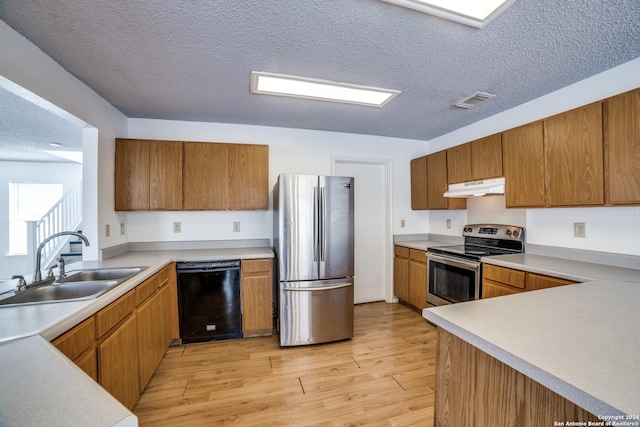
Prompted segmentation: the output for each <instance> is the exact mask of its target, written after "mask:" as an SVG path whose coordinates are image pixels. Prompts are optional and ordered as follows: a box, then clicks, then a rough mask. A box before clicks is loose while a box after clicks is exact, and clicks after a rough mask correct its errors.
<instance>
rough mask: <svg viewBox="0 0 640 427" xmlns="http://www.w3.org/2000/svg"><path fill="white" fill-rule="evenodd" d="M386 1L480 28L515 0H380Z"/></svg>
mask: <svg viewBox="0 0 640 427" xmlns="http://www.w3.org/2000/svg"><path fill="white" fill-rule="evenodd" d="M382 1H385V2H387V3H393V4H397V5H398V6H402V7H406V8H409V9H413V10H417V11H420V12H424V13H428V14H431V15H435V16H439V17H441V18H445V19H449V20H451V21H455V22H459V23H461V24H465V25H470V26H472V27H477V28H482V27H484V26H486V25H487V24H488V23H489V22H491V21H492V20H493V19H494V18H495V17H496V16H498V15H500V14H501V13H502V12H504V11H505V10H506V9H507V8H508V7H509V6H511V5H512V4H513V3H515V2H516V0H382Z"/></svg>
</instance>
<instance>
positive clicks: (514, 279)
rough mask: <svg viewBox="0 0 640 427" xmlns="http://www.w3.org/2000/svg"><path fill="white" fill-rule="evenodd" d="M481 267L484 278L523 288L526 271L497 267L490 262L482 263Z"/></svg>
mask: <svg viewBox="0 0 640 427" xmlns="http://www.w3.org/2000/svg"><path fill="white" fill-rule="evenodd" d="M482 267H483V272H482V274H483V277H484V278H485V279H489V280H493V281H495V282H500V283H503V284H505V285H509V286H514V287H516V288H519V289H524V284H525V276H526V273H525V272H524V271H520V270H513V269H511V268H504V267H498V266H496V265H491V264H483V266H482Z"/></svg>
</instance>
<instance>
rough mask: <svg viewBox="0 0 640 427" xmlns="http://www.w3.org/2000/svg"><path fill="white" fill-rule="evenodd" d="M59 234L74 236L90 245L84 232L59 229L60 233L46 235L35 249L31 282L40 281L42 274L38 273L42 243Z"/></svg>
mask: <svg viewBox="0 0 640 427" xmlns="http://www.w3.org/2000/svg"><path fill="white" fill-rule="evenodd" d="M60 236H76V237H79V238H81V239H82V240H83V241H84V244H85V245H86V246H90V245H89V239H87V237H86V236H85V235H84V234H82V233H78V232H76V231H61V232H60V233H56V234H52V235H51V236H49V237H47V238H46V239H44V240H43V241H42V243H40V246H38V249H37V250H36V271H35V273H34V274H33V283H36V282H40V281H42V274H41V273H40V263H41V261H42V260H41V258H42V249H44V245H45V244H46V243H47V242H48V241H49V240H52V239H55V238H56V237H60Z"/></svg>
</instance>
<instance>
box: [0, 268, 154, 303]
mask: <svg viewBox="0 0 640 427" xmlns="http://www.w3.org/2000/svg"><path fill="white" fill-rule="evenodd" d="M147 268H148V267H122V268H94V269H88V270H79V271H77V272H71V273H72V274H70V275H69V276H66V277H63V278H61V279H57V280H56V281H55V282H53V283H45V284H38V285H36V286H33V287H31V288H28V289H27V290H25V291H19V292H16V293H15V294H14V295H12V296H10V297H8V298H5V299H2V300H0V306H8V305H26V304H45V303H52V302H65V301H81V300H88V299H93V298H97V297H99V296H100V295H102V294H104V293H105V292H107V291H108V290H109V289H111V288H113V287H115V286H117V285H119V284H120V283H122V282H124V281H126V280H128V279H130V278H131V277H133V276H135V275H136V274H138V273H140V272H141V271H143V270H145V269H147Z"/></svg>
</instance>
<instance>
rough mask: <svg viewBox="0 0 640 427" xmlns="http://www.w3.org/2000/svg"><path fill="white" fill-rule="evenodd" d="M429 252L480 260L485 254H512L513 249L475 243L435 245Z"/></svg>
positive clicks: (428, 249)
mask: <svg viewBox="0 0 640 427" xmlns="http://www.w3.org/2000/svg"><path fill="white" fill-rule="evenodd" d="M427 252H431V253H436V254H442V255H454V256H458V257H462V258H466V259H471V260H474V261H479V260H480V258H482V257H484V256H491V255H506V254H512V253H514V252H513V251H509V250H503V249H498V248H487V247H484V246H474V245H457V246H435V247H430V248H427Z"/></svg>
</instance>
